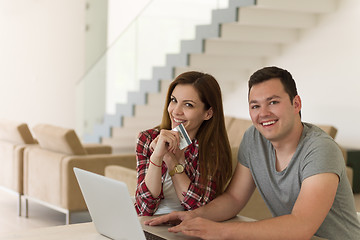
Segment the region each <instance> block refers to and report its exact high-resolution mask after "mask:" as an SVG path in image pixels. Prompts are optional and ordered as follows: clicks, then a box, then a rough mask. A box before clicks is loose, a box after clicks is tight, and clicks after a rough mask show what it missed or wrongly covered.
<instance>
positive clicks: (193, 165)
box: [181, 140, 216, 210]
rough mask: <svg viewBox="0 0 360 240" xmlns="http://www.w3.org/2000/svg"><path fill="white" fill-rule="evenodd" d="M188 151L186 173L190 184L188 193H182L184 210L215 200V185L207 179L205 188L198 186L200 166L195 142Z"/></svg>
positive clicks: (186, 154)
mask: <svg viewBox="0 0 360 240" xmlns="http://www.w3.org/2000/svg"><path fill="white" fill-rule="evenodd" d="M190 146H191V147H190V149H189V150H187V151H186V152H185V159H186V160H187V163H186V167H185V170H186V173H187V175H188V176H189V178H190V180H191V183H190V186H189V188H188V191H187V192H186V193H184V200H183V202H182V203H181V204H182V205H183V206H184V208H185V209H186V210H193V209H196V208H198V207H200V206H202V205H205V204H207V203H209V202H210V201H211V200H213V199H214V198H215V194H216V184H215V182H214V181H212V180H211V178H209V180H208V181H207V184H206V186H203V185H201V184H200V166H199V164H198V163H199V158H198V152H199V145H198V142H197V141H196V140H195V141H194V142H193V144H192V145H190Z"/></svg>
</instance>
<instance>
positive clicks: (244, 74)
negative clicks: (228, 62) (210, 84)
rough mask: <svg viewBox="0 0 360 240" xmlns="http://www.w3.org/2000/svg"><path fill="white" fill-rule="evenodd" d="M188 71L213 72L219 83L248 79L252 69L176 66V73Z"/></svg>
mask: <svg viewBox="0 0 360 240" xmlns="http://www.w3.org/2000/svg"><path fill="white" fill-rule="evenodd" d="M186 71H200V72H205V73H209V74H211V75H212V76H213V77H215V79H216V80H217V81H218V83H219V85H221V84H223V83H229V82H235V83H236V82H239V81H248V79H249V76H250V73H251V71H250V70H246V69H241V68H239V69H235V70H234V71H228V70H227V69H221V68H208V67H204V68H201V69H200V68H193V67H176V68H175V73H179V74H180V73H182V72H186Z"/></svg>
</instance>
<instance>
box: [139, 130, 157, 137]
mask: <svg viewBox="0 0 360 240" xmlns="http://www.w3.org/2000/svg"><path fill="white" fill-rule="evenodd" d="M159 133H160V129H158V128H151V129H147V130H144V131H141V132H140V133H139V137H138V138H139V139H142V138H150V139H154V138H156V137H157V135H159Z"/></svg>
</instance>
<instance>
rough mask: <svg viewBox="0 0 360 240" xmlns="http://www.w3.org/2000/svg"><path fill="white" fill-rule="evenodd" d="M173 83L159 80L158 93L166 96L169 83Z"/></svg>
mask: <svg viewBox="0 0 360 240" xmlns="http://www.w3.org/2000/svg"><path fill="white" fill-rule="evenodd" d="M172 81H173V79H171V80H161V82H160V92H161V93H164V94H165V95H166V93H167V90H168V88H169V85H170V83H171V82H172Z"/></svg>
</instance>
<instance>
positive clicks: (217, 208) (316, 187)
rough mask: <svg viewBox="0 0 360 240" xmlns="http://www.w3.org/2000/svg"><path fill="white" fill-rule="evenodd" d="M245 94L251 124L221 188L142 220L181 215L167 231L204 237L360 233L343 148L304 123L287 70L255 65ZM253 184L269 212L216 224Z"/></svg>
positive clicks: (231, 211) (154, 221)
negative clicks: (203, 199)
mask: <svg viewBox="0 0 360 240" xmlns="http://www.w3.org/2000/svg"><path fill="white" fill-rule="evenodd" d="M248 101H249V112H250V116H251V120H252V122H253V126H252V127H250V128H249V129H248V130H247V131H246V133H245V134H244V137H243V141H242V143H241V145H240V149H239V154H238V160H239V163H238V165H237V167H236V170H235V173H234V176H233V178H232V180H231V183H230V185H229V187H228V188H227V190H226V192H225V193H224V194H223V195H221V196H220V197H218V198H216V199H215V200H213V201H212V202H210V203H209V204H207V205H206V206H203V207H200V208H198V209H196V210H194V211H189V212H173V213H171V214H169V215H165V216H162V217H159V218H156V219H152V220H150V221H148V222H147V223H146V224H149V225H157V224H160V223H164V222H179V221H181V223H180V224H179V225H177V226H175V227H172V228H170V229H169V231H172V232H183V233H184V234H187V235H191V236H196V237H200V238H203V239H310V238H311V237H312V236H313V235H316V236H319V237H322V238H328V239H359V237H360V224H359V222H358V220H357V216H356V210H355V204H354V198H353V194H352V191H351V187H350V184H349V182H348V180H347V177H346V170H345V163H344V159H343V156H342V153H341V151H340V149H339V148H338V146H337V144H336V143H335V142H334V141H333V139H332V138H331V137H329V136H328V135H327V134H326V133H324V132H323V131H322V130H321V129H319V128H317V127H316V126H314V125H311V124H308V123H303V122H301V112H300V110H301V99H300V97H299V96H298V94H297V90H296V84H295V82H294V80H293V78H292V76H291V74H290V73H289V72H288V71H286V70H283V69H280V68H277V67H266V68H263V69H260V70H258V71H257V72H255V73H254V74H253V75H252V76H251V77H250V80H249V93H248ZM255 187H257V188H258V189H259V192H260V193H261V195H262V197H263V198H264V200H265V202H266V203H267V205H268V207H269V209H270V210H271V212H272V214H273V216H274V217H273V218H270V219H266V220H262V221H256V222H236V223H234V222H232V223H217V221H224V220H227V219H230V218H231V217H233V216H235V215H236V214H237V213H239V211H240V210H241V209H242V208H243V207H244V206H245V205H246V203H247V201H248V200H249V198H250V197H251V195H252V193H253V192H254V190H255Z"/></svg>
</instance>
